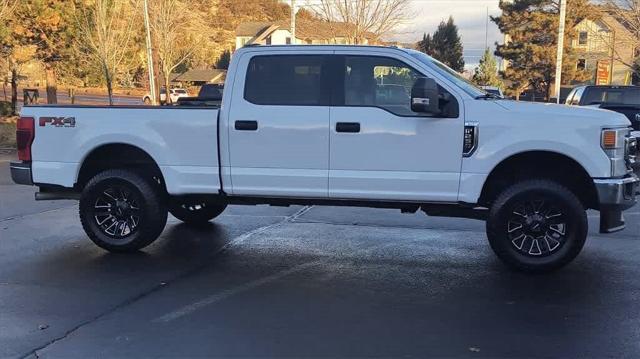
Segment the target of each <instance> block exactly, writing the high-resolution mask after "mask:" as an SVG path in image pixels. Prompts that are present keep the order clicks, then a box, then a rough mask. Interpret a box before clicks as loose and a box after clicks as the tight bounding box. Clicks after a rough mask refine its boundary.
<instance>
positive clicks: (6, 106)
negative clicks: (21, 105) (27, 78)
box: [0, 101, 11, 116]
mask: <svg viewBox="0 0 640 359" xmlns="http://www.w3.org/2000/svg"><path fill="white" fill-rule="evenodd" d="M10 114H11V102H9V101H0V116H8V115H10Z"/></svg>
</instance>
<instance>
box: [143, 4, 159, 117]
mask: <svg viewBox="0 0 640 359" xmlns="http://www.w3.org/2000/svg"><path fill="white" fill-rule="evenodd" d="M144 28H145V32H146V37H147V71H148V72H149V95H150V97H151V104H152V105H154V106H155V105H157V104H158V102H157V99H156V80H155V76H154V75H155V73H154V70H153V49H152V48H151V29H150V27H149V5H148V1H147V0H144Z"/></svg>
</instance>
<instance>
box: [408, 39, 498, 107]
mask: <svg viewBox="0 0 640 359" xmlns="http://www.w3.org/2000/svg"><path fill="white" fill-rule="evenodd" d="M408 52H409V54H410V55H411V56H413V57H415V58H416V59H418V60H419V61H420V62H422V63H424V64H427V66H429V68H430V69H433V70H434V71H436V72H437V73H438V74H440V75H442V76H444V77H446V78H447V79H448V80H450V81H451V82H453V83H454V84H456V85H457V86H458V87H460V88H461V89H462V90H463V91H464V92H466V93H467V94H469V96H471V97H478V96H482V95H486V94H487V92H486V91H484V90H482V89H480V88H478V87H477V86H476V85H475V84H473V83H472V82H471V81H469V80H467V79H465V78H464V77H462V75H460V74H459V73H457V72H455V71H454V70H452V69H451V68H449V67H448V66H447V65H445V64H443V63H442V62H440V61H438V60H436V59H434V58H432V57H431V56H429V55H427V54H425V53H422V52H420V51H415V50H409V51H408Z"/></svg>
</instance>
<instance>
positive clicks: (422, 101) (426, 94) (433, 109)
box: [411, 77, 440, 115]
mask: <svg viewBox="0 0 640 359" xmlns="http://www.w3.org/2000/svg"><path fill="white" fill-rule="evenodd" d="M439 95H440V94H439V90H438V84H437V83H436V80H434V79H432V78H428V77H420V78H418V79H417V80H416V82H415V83H414V84H413V87H412V88H411V111H413V112H418V113H428V114H432V115H439V114H440V106H439V102H440V100H439V97H440V96H439Z"/></svg>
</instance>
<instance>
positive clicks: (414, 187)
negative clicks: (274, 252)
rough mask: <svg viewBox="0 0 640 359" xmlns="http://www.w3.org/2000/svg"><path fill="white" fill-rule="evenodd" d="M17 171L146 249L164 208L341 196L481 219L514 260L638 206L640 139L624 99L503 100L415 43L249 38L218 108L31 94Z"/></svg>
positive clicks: (217, 209)
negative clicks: (91, 103)
mask: <svg viewBox="0 0 640 359" xmlns="http://www.w3.org/2000/svg"><path fill="white" fill-rule="evenodd" d="M17 135H18V149H19V159H20V162H17V163H12V164H11V173H12V176H13V179H14V181H15V182H16V183H21V184H27V185H36V186H38V187H39V192H38V193H37V194H36V199H63V198H67V199H68V198H75V199H79V201H80V204H79V214H80V221H81V222H82V226H83V227H84V230H85V231H86V233H87V235H88V236H89V238H91V239H92V240H93V241H94V242H95V243H96V244H97V245H98V246H100V247H102V248H105V249H107V250H110V251H131V250H138V249H140V248H143V247H145V246H146V245H148V244H150V243H151V242H153V241H154V240H155V239H156V238H157V237H158V236H159V235H160V233H161V232H162V230H163V228H164V226H165V224H166V220H167V212H170V213H171V214H173V215H174V216H175V217H177V218H178V219H180V220H182V221H184V222H188V223H200V222H206V221H209V220H211V219H213V218H215V217H216V216H218V215H219V214H220V213H222V211H224V209H225V207H226V206H227V205H228V204H250V205H255V204H270V205H291V204H302V205H347V206H366V207H382V208H398V209H400V210H402V211H403V212H416V211H418V210H422V211H424V212H426V213H427V214H429V215H436V216H453V217H467V218H477V219H485V220H486V223H487V237H488V239H489V243H490V245H491V248H492V249H493V250H494V251H495V253H496V254H497V255H498V256H499V257H500V258H501V259H502V260H503V261H504V262H506V263H507V264H508V265H510V266H511V267H514V268H516V269H520V270H524V271H548V270H552V269H556V268H559V267H561V266H563V265H565V264H567V263H568V262H570V261H571V260H572V259H574V258H575V256H576V255H577V254H578V253H579V252H580V250H581V249H582V247H583V245H584V243H585V239H586V237H587V215H586V210H587V209H596V210H599V211H600V218H601V222H600V228H601V231H602V232H613V231H617V230H621V229H623V228H624V225H625V224H624V220H623V217H622V211H623V210H625V209H627V208H630V207H631V206H633V205H634V204H635V203H636V192H637V191H638V182H639V180H638V176H637V175H636V174H634V171H633V166H635V165H636V162H635V161H636V160H637V157H636V156H637V140H636V139H635V138H634V137H632V136H630V129H629V121H628V120H627V119H626V118H625V117H624V116H623V115H621V114H617V113H614V112H609V111H604V110H599V109H589V108H570V107H565V106H558V105H550V104H546V105H545V104H532V103H518V102H514V101H507V100H502V99H497V98H495V97H493V96H491V95H490V94H487V93H486V92H484V91H482V90H480V89H478V88H476V87H475V86H474V85H472V84H471V83H469V82H468V81H467V80H465V79H464V78H462V77H461V76H460V75H458V74H457V73H456V72H454V71H453V70H451V69H449V68H448V67H446V66H445V65H443V64H442V63H440V62H438V61H435V60H434V59H432V58H430V57H428V56H427V55H425V54H422V53H420V52H416V51H412V50H404V49H398V48H390V47H365V46H262V47H260V46H255V47H245V48H242V49H240V50H238V51H237V52H236V53H235V54H234V56H233V60H232V62H231V65H230V67H229V71H228V77H227V80H226V83H225V90H224V95H223V100H222V104H221V106H220V108H211V107H180V106H177V107H161V108H152V107H108V108H107V107H87V106H27V107H25V108H24V109H23V110H22V113H21V118H20V120H19V122H18V130H17Z"/></svg>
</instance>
